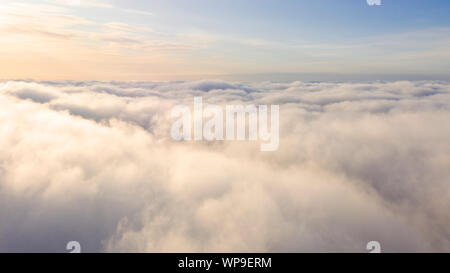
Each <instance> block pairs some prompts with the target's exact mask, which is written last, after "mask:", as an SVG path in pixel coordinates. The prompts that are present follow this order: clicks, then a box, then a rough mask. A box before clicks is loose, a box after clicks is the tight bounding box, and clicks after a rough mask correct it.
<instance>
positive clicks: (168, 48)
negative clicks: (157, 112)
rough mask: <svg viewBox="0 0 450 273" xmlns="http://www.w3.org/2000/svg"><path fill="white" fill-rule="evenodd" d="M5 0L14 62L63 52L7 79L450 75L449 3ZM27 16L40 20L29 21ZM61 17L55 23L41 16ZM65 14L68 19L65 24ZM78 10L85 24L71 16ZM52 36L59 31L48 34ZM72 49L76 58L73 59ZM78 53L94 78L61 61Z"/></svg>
mask: <svg viewBox="0 0 450 273" xmlns="http://www.w3.org/2000/svg"><path fill="white" fill-rule="evenodd" d="M2 2H5V6H7V7H8V6H12V8H11V10H12V12H8V9H6V11H3V20H2V13H1V11H0V30H3V31H5V29H6V30H7V35H8V39H9V41H7V42H5V43H3V46H2V48H0V50H1V51H3V52H4V53H5V54H8V55H9V59H8V61H9V62H11V61H13V60H14V58H12V56H14V55H17V56H20V57H21V58H22V60H20V62H21V63H22V64H23V65H26V61H25V60H23V56H24V54H27V53H28V50H27V48H26V47H25V46H24V45H22V46H19V48H20V49H17V48H16V46H14V45H15V44H18V43H20V42H22V43H27V42H31V43H32V44H34V45H35V47H36V48H37V49H33V50H32V51H35V52H34V53H35V55H34V56H33V58H36V54H42V55H46V56H48V55H49V51H46V52H44V51H45V50H50V48H55V50H54V53H55V55H54V57H52V58H47V59H48V62H49V67H50V68H49V69H48V71H42V68H41V69H38V68H37V66H38V63H37V62H38V60H35V59H34V60H30V62H31V65H28V67H35V68H36V69H35V70H37V71H39V72H40V73H41V74H42V75H35V74H36V73H34V72H33V71H31V70H30V69H23V71H24V72H23V75H20V74H21V73H20V66H18V67H17V70H18V71H16V72H14V73H8V72H7V71H0V73H1V72H3V73H2V74H5V76H17V77H18V76H23V77H25V76H27V77H34V78H51V76H52V73H53V72H55V73H56V74H55V76H54V77H56V78H78V77H83V76H86V77H87V76H89V77H91V78H95V79H97V78H98V79H106V78H107V77H108V75H110V77H111V78H116V77H119V78H124V79H127V77H129V78H132V79H141V78H155V79H165V78H177V77H180V78H201V77H220V76H222V75H229V74H239V75H249V74H264V75H269V77H270V75H277V74H280V73H316V74H323V73H325V74H327V73H332V74H339V73H343V74H371V75H379V74H392V75H394V74H399V75H400V74H401V75H407V74H411V75H412V74H414V75H428V76H436V77H440V76H443V75H444V76H445V75H450V65H449V63H450V62H449V61H450V52H449V51H450V50H449V49H448V48H450V42H449V41H450V19H449V18H450V16H448V15H449V14H450V1H444V0H440V1H436V0H435V1H419V0H409V1H407V0H382V5H381V6H369V5H368V4H367V3H366V1H365V0H345V1H337V0H314V1H305V0H285V1H269V0H258V1H257V0H247V1H237V0H228V1H225V0H214V1H211V0H193V1H186V0H170V1H161V0H146V1H137V0H132V1H117V0H111V1H106V0H104V1H100V0H96V1H89V0H84V1H83V0H81V1H78V0H68V1H65V0H42V1H39V0H35V1H20V3H22V6H21V7H20V6H19V8H17V5H21V4H20V3H19V2H18V1H9V0H6V1H5V0H4V1H2ZM18 3H19V4H18ZM14 6H15V8H14ZM24 6H26V7H27V8H23V7H24ZM58 8H59V9H60V10H53V9H58ZM26 10H29V12H26ZM49 10H50V11H49ZM21 12H25V13H26V15H29V14H32V13H33V12H35V15H36V16H34V17H33V16H31V17H30V18H29V20H28V21H24V20H23V18H24V16H23V14H20V13H21ZM11 14H12V15H11ZM19 15H22V16H19ZM52 16H53V17H55V20H53V21H51V22H41V20H39V18H42V17H46V18H52ZM58 16H59V17H60V18H61V16H64V18H65V19H64V20H65V21H64V22H62V23H58V21H57V20H56V18H57V17H58ZM69 16H70V18H72V19H73V18H77V20H78V21H76V22H75V21H74V20H72V21H70V22H69V21H68V20H67V18H68V17H69ZM18 18H22V20H19V19H18ZM82 20H85V21H86V22H84V21H82ZM44 21H45V20H44ZM27 26H29V27H27ZM125 26H127V27H125ZM49 33H50V34H54V35H53V36H52V37H44V36H45V35H43V34H49ZM61 34H63V35H61ZM66 34H67V35H66ZM11 35H14V36H17V37H18V38H20V39H18V40H16V41H14V40H11V39H12V37H11ZM27 35H28V36H29V37H25V36H27ZM33 35H34V36H35V37H31V36H33ZM55 37H67V40H66V41H59V42H57V41H55ZM32 38H33V39H32ZM46 39H47V41H46ZM8 47H9V48H8ZM38 49H40V50H38ZM68 51H69V52H73V53H74V55H73V56H72V57H71V56H64V52H68ZM96 52H97V53H96ZM106 53H107V54H109V56H105V54H106ZM111 55H114V57H112V56H111ZM74 56H78V59H79V58H83V59H84V60H85V61H84V62H85V63H84V65H79V64H77V67H76V68H74V71H75V72H76V71H77V70H84V71H89V73H88V74H89V75H85V74H84V73H82V72H79V73H77V74H76V75H73V72H74V71H72V72H71V73H70V74H68V73H61V72H60V69H58V67H60V66H64V64H65V63H67V64H70V63H73V62H74V61H75V60H74V59H73V58H74ZM42 58H44V57H42ZM42 58H41V59H42ZM55 60H56V61H55ZM101 60H105V61H104V62H103V63H102V61H101ZM5 61H6V60H5ZM103 66H104V67H105V69H103V71H98V70H95V68H96V67H97V68H98V67H103ZM28 70H30V71H28ZM145 71H147V72H148V73H145ZM38 74H39V73H38Z"/></svg>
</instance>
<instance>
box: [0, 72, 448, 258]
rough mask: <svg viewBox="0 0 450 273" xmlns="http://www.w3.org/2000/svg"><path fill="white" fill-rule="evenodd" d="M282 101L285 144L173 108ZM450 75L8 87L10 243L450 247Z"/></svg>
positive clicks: (0, 130) (135, 247)
mask: <svg viewBox="0 0 450 273" xmlns="http://www.w3.org/2000/svg"><path fill="white" fill-rule="evenodd" d="M194 96H202V97H203V101H204V103H205V104H208V103H210V104H218V105H225V104H279V105H280V148H279V150H278V151H276V152H270V153H264V152H260V150H259V143H255V142H249V141H244V142H242V141H241V142H238V141H236V142H226V141H225V142H213V143H208V142H175V141H173V140H172V139H171V138H170V127H171V125H172V119H171V117H170V110H171V108H172V107H173V106H175V105H176V104H180V103H182V104H187V105H192V102H193V97H194ZM449 121H450V84H449V83H445V82H407V81H405V82H374V83H304V82H292V83H273V82H263V83H236V82H234V83H232V82H223V81H197V82H163V83H158V82H33V81H4V82H0V147H1V152H0V251H1V252H8V251H14V252H16V251H19V252H20V251H35V252H49V251H50V252H54V251H55V252H62V251H65V245H66V243H67V242H68V241H72V240H76V241H79V242H80V243H81V244H82V247H83V251H88V252H91V251H92V252H94V251H106V252H122V251H124V252H128V251H138V252H162V251H164V252H172V251H176V252H184V251H200V252H202V251H215V252H222V251H252V252H254V251H258V252H259V251H262V252H264V251H270V252H273V251H280V252H291V251H307V252H309V251H327V252H328V251H363V252H365V251H366V249H365V247H366V244H367V242H369V241H372V240H376V241H379V242H380V243H381V246H382V250H383V251H389V252H390V251H394V252H395V251H412V252H415V251H450V214H449V213H448V211H449V208H450V186H449V183H450V168H449V166H450V141H449V140H450V123H449Z"/></svg>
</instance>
